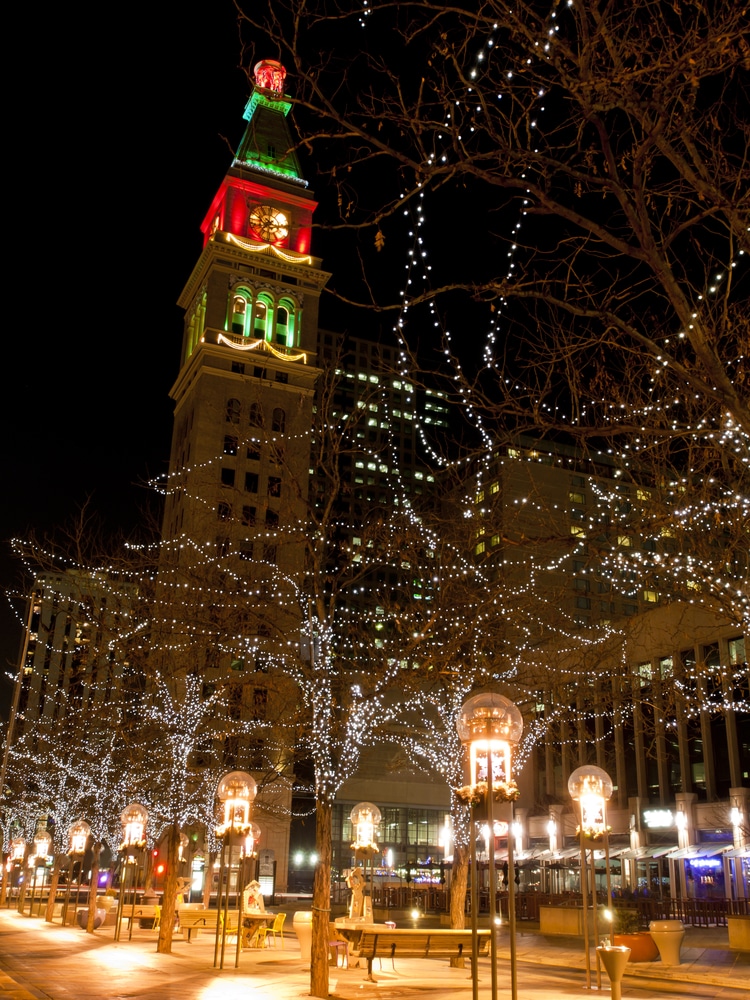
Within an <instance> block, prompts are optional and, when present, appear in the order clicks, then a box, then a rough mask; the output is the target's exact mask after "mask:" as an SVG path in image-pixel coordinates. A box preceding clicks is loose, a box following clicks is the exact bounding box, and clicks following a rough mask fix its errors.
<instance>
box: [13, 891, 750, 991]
mask: <svg viewBox="0 0 750 1000" xmlns="http://www.w3.org/2000/svg"><path fill="white" fill-rule="evenodd" d="M516 941H517V959H518V962H517V968H518V998H519V1000H545V998H558V997H568V996H571V997H573V996H579V997H580V996H587V995H588V996H590V995H591V993H594V992H595V991H594V990H591V991H588V990H586V989H585V970H584V964H585V963H584V954H583V945H582V943H581V942H580V941H578V940H576V939H571V938H554V937H544V936H542V935H541V934H539V932H538V930H536V929H535V928H534V927H533V925H532V926H531V927H528V926H522V927H520V928H519V931H518V934H517V939H516ZM592 956H593V952H592ZM508 957H509V952H508V937H507V932H505V931H501V937H500V943H499V968H498V1000H507V998H509V997H510V984H509V975H510V974H509V961H508ZM213 961H214V941H213V937H212V936H211V935H206V934H202V935H201V936H200V937H199V938H198V939H197V940H195V941H193V942H191V943H188V942H186V941H183V940H182V938H181V937H178V936H176V937H175V941H174V944H173V954H171V955H158V954H157V953H156V932H155V931H148V930H143V929H141V928H139V927H135V928H134V930H133V937H132V939H130V940H128V937H127V932H125V931H124V932H123V935H122V940H121V941H119V942H115V941H114V939H113V929H112V928H111V927H106V928H102V929H100V930H98V931H96V932H95V934H93V935H88V934H86V933H85V932H83V931H81V930H79V929H78V928H75V927H62V926H61V925H60V924H59V923H54V924H48V923H45V922H44V920H42V919H41V918H33V917H28V916H22V915H20V914H19V913H18V912H17V911H16V910H10V909H3V910H0V996H2V997H3V998H6V997H7V998H9V1000H10V998H12V1000H32V998H33V1000H147V998H148V1000H299V998H301V997H306V996H308V995H309V988H310V973H309V966H308V965H307V964H306V963H305V962H303V961H302V960H301V958H300V950H299V944H298V942H297V939H296V936H295V934H294V932H293V930H291V928H290V929H289V931H288V933H286V935H285V937H284V947H283V949H282V948H278V949H277V948H273V947H269V948H266V949H264V950H254V949H249V950H246V951H244V952H243V953H242V954H241V956H240V967H239V969H235V968H234V949H233V948H227V952H226V955H225V967H224V969H221V970H219V969H215V968H214V966H213ZM592 965H595V963H593V962H592ZM366 971H367V970H366V969H360V968H355V967H352V968H349V969H339V968H331V970H330V995H331V997H332V998H337V1000H355V998H369V997H377V998H378V1000H405V998H410V997H414V998H417V997H420V998H428V997H429V998H431V1000H450V998H458V1000H471V998H472V984H471V978H470V976H469V971H468V968H467V969H453V968H450V967H449V965H448V963H447V962H446V961H441V960H437V959H426V960H425V959H397V960H396V962H395V968H394V967H393V966H392V964H391V962H390V961H386V960H383V962H382V964H380V965H379V962H378V961H377V960H376V961H375V963H374V978H375V980H376V982H375V983H370V982H367V981H366V979H365V977H366ZM592 985H594V986H595V985H596V974H595V969H594V971H593V973H592ZM602 994H603V995H604V996H609V995H610V991H609V982H608V980H607V977H606V974H605V973H602ZM670 994H671V995H674V996H680V997H683V998H691V997H701V998H704V997H705V998H716V1000H719V998H721V1000H734V998H738V1000H739V998H740V997H743V998H747V997H750V953H746V952H733V951H729V949H728V946H727V930H726V928H701V929H698V928H690V929H688V931H687V934H686V938H685V942H684V945H683V949H682V964H681V965H679V966H677V967H673V968H667V967H665V966H663V965H662V964H661V962H660V961H656V962H652V963H646V964H639V965H638V966H630V967H629V971H628V973H627V974H626V977H625V979H624V980H623V989H622V995H623V998H627V997H628V996H632V997H638V998H648V997H652V996H653V997H663V996H668V995H670ZM479 996H480V1000H489V996H490V974H489V962H488V960H487V959H482V960H481V961H480V991H479Z"/></svg>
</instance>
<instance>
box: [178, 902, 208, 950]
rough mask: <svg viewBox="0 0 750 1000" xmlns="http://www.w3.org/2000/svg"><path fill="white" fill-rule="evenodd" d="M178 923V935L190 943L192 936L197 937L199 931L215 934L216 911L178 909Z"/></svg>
mask: <svg viewBox="0 0 750 1000" xmlns="http://www.w3.org/2000/svg"><path fill="white" fill-rule="evenodd" d="M177 915H178V917H179V921H180V933H181V934H182V936H183V938H185V940H186V941H190V939H191V937H192V935H193V934H195V936H196V937H197V936H198V934H200V932H201V931H211V932H212V933H214V934H215V933H216V919H217V916H218V912H217V911H216V910H199V909H196V908H194V907H182V906H181V907H180V908H179V909H178V911H177Z"/></svg>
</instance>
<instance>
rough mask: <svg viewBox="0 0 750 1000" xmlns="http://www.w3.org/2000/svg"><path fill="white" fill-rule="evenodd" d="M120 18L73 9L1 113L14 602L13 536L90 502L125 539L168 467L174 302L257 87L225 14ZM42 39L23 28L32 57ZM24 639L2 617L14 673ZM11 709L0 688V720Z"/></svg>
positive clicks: (6, 499) (0, 537)
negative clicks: (102, 22) (5, 121)
mask: <svg viewBox="0 0 750 1000" xmlns="http://www.w3.org/2000/svg"><path fill="white" fill-rule="evenodd" d="M61 16H62V15H61ZM76 18H79V19H80V20H75V19H76ZM112 18H113V20H112V24H111V27H109V28H108V29H107V31H106V32H103V29H102V28H101V26H100V27H99V28H97V27H96V25H93V24H92V23H90V20H89V18H88V16H87V17H86V18H85V19H84V16H83V14H82V13H78V12H76V11H73V12H71V10H70V8H66V13H65V19H64V20H61V21H60V22H59V23H57V24H55V23H49V24H48V26H47V30H46V32H45V33H44V34H43V35H42V36H41V40H40V44H39V45H37V44H36V43H35V44H34V48H33V51H34V58H33V60H32V59H30V60H29V63H28V65H29V75H28V77H26V78H21V79H19V80H18V81H17V83H18V86H17V88H16V97H15V102H14V103H13V107H12V110H11V112H10V116H9V117H10V127H11V128H12V129H13V133H14V136H15V148H14V153H15V156H14V162H13V164H12V166H11V171H12V175H13V176H12V180H11V182H10V183H8V184H7V187H6V193H7V194H9V195H10V208H11V212H10V214H11V227H10V231H9V232H8V234H7V237H8V242H9V245H10V248H11V251H10V252H11V259H12V260H13V261H14V264H13V265H12V266H13V271H14V276H13V278H12V279H11V282H10V284H9V285H6V302H10V303H12V306H11V321H10V323H9V324H8V325H7V326H6V334H5V352H4V359H3V361H4V363H3V364H2V366H1V369H0V370H1V373H2V374H1V375H0V377H1V378H2V386H1V387H0V405H1V406H2V426H3V433H2V449H3V453H2V456H1V457H0V461H2V468H3V470H4V476H3V500H2V507H1V508H0V510H1V512H2V516H1V517H0V543H2V549H1V550H0V583H2V585H3V587H4V588H5V587H8V585H10V584H13V582H14V581H16V580H17V578H18V572H19V570H18V566H17V565H16V564H15V563H14V562H13V561H12V560H11V558H10V553H9V547H8V544H7V540H8V539H10V538H11V537H14V536H18V535H23V534H25V533H27V532H28V531H29V530H31V529H33V530H35V531H37V532H39V533H44V532H48V531H51V530H52V529H54V528H55V527H56V526H58V525H60V524H63V523H65V522H67V521H69V520H70V519H71V518H72V517H73V516H74V515H75V513H76V511H77V509H78V508H79V507H80V505H81V504H82V503H83V502H84V501H85V500H86V498H87V497H89V496H90V497H91V498H92V505H93V507H94V508H95V509H97V510H98V511H100V512H102V513H103V514H104V516H105V517H106V521H107V523H108V524H109V525H110V526H112V527H120V526H122V527H124V528H126V529H127V528H129V527H131V526H132V525H133V524H134V523H135V521H136V519H137V518H138V516H139V515H138V511H139V507H140V506H141V505H142V504H143V503H144V501H145V500H146V498H147V493H146V491H144V489H143V488H142V487H140V486H138V484H139V483H142V482H143V481H145V480H146V479H147V478H148V477H149V476H150V475H154V474H158V473H160V472H162V471H163V470H164V469H165V468H166V461H167V458H168V453H169V440H170V433H171V412H172V407H171V402H170V400H169V398H168V391H169V388H170V386H171V384H172V382H173V380H174V378H175V377H176V374H177V367H178V361H179V350H180V342H181V336H182V320H181V313H180V310H179V309H178V308H177V306H176V304H175V301H176V299H177V297H178V295H179V294H180V291H181V290H182V287H183V284H184V282H185V281H186V279H187V277H188V276H189V273H190V270H191V267H192V265H193V263H194V261H195V259H196V258H197V256H198V254H199V253H200V249H201V234H200V230H199V226H200V223H201V221H202V219H203V216H204V214H205V212H206V211H207V209H208V206H209V204H210V200H211V197H212V195H213V193H214V191H215V190H216V188H217V186H218V184H219V182H220V181H221V178H222V177H223V175H224V172H225V171H226V169H227V167H228V166H229V165H230V162H231V156H232V151H233V149H234V148H235V147H236V145H237V143H238V142H239V139H240V137H241V135H242V131H243V126H244V122H243V120H242V111H243V109H244V105H245V101H246V99H247V96H248V93H249V84H248V83H247V79H246V77H245V74H244V72H243V71H242V69H241V68H240V65H239V64H240V59H241V53H240V44H239V41H238V34H237V28H236V21H235V11H234V6H233V4H232V3H231V0H201V2H200V3H199V4H198V5H194V6H193V7H192V8H186V7H184V6H182V5H178V4H156V5H149V8H148V13H147V15H145V14H144V13H143V12H142V11H141V10H139V9H138V5H136V6H135V7H124V8H120V9H118V11H117V12H116V13H115V12H114V11H113V13H112ZM36 32H37V28H36V27H35V26H31V25H30V26H29V27H28V31H27V33H26V35H25V37H26V39H27V44H28V45H29V46H30V47H31V39H32V38H39V35H38V34H36ZM92 32H93V34H92ZM30 51H31V48H30ZM269 55H270V56H273V55H274V53H269ZM6 166H7V164H6ZM20 640H21V632H20V629H19V628H18V627H17V625H15V624H14V617H13V615H12V614H10V613H9V611H8V608H7V604H6V603H5V602H4V603H3V607H2V614H1V615H0V667H2V668H3V671H4V672H5V671H6V670H7V669H15V667H16V666H17V654H18V650H19V644H20ZM7 697H8V695H7V684H6V685H5V689H4V690H3V689H0V714H2V715H3V716H6V715H7V706H6V704H4V703H5V702H6V700H7Z"/></svg>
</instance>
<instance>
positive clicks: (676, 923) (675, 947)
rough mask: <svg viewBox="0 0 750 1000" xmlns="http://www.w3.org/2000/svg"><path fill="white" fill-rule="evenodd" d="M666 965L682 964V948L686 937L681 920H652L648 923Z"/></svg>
mask: <svg viewBox="0 0 750 1000" xmlns="http://www.w3.org/2000/svg"><path fill="white" fill-rule="evenodd" d="M648 929H649V931H650V932H651V937H652V938H653V939H654V943H655V945H656V947H657V948H658V949H659V955H660V956H661V960H662V962H663V963H664V965H679V964H680V948H681V947H682V942H683V940H684V939H685V928H684V926H683V924H682V921H681V920H652V921H651V923H650V924H649V925H648Z"/></svg>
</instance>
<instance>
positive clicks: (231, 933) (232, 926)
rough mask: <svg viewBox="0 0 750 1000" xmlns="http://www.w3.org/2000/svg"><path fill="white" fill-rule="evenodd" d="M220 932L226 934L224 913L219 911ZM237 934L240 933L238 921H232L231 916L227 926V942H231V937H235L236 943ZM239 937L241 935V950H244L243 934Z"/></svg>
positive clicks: (235, 941)
mask: <svg viewBox="0 0 750 1000" xmlns="http://www.w3.org/2000/svg"><path fill="white" fill-rule="evenodd" d="M219 934H220V935H222V936H223V935H224V914H223V913H221V912H220V913H219ZM237 934H238V927H237V922H236V921H232V918H231V917H230V918H229V919H228V920H227V926H226V940H227V942H229V939H230V938H234V943H235V944H236V943H237ZM239 937H240V950H242V935H241V934H240V936H239Z"/></svg>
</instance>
